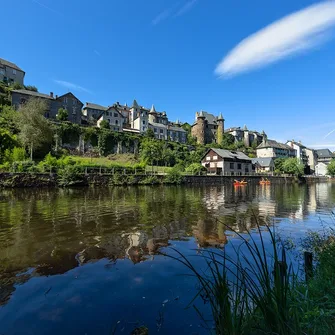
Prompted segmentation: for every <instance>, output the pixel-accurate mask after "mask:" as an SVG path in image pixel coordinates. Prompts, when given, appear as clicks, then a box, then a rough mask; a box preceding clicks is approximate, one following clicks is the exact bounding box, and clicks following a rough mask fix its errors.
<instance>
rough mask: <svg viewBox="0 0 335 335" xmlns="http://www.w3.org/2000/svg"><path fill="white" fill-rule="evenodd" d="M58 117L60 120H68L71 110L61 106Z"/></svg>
mask: <svg viewBox="0 0 335 335" xmlns="http://www.w3.org/2000/svg"><path fill="white" fill-rule="evenodd" d="M56 118H57V120H58V121H67V120H68V118H69V112H68V111H67V110H66V109H64V108H59V109H58V113H57V115H56Z"/></svg>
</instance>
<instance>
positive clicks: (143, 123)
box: [143, 120, 145, 128]
mask: <svg viewBox="0 0 335 335" xmlns="http://www.w3.org/2000/svg"><path fill="white" fill-rule="evenodd" d="M143 124H145V120H143ZM143 128H144V127H143Z"/></svg>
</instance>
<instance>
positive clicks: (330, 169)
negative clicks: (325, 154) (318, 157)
mask: <svg viewBox="0 0 335 335" xmlns="http://www.w3.org/2000/svg"><path fill="white" fill-rule="evenodd" d="M327 173H328V174H329V175H330V176H332V177H334V176H335V159H332V160H331V162H330V163H329V164H328V165H327Z"/></svg>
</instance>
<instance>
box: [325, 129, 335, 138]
mask: <svg viewBox="0 0 335 335" xmlns="http://www.w3.org/2000/svg"><path fill="white" fill-rule="evenodd" d="M334 131H335V129H333V130H331V131H330V132H329V133H328V134H327V135H326V136H325V137H324V138H323V139H326V138H327V137H328V136H329V135H331V134H332V133H333V132H334Z"/></svg>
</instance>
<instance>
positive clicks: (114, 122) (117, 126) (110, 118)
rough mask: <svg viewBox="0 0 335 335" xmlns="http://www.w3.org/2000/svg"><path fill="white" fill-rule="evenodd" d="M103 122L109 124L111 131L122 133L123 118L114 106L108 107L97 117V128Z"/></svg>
mask: <svg viewBox="0 0 335 335" xmlns="http://www.w3.org/2000/svg"><path fill="white" fill-rule="evenodd" d="M103 120H106V121H107V122H108V123H109V126H110V129H111V130H114V131H119V132H122V131H123V123H124V117H123V115H122V113H121V112H120V111H119V109H118V108H117V107H116V106H115V105H113V106H111V107H109V108H108V109H107V110H106V111H105V112H102V114H101V115H100V116H99V117H98V121H97V126H98V127H99V128H100V124H101V122H102V121H103Z"/></svg>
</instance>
